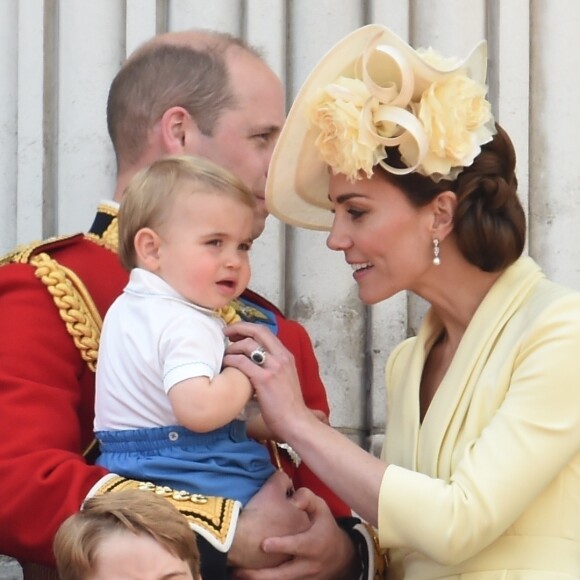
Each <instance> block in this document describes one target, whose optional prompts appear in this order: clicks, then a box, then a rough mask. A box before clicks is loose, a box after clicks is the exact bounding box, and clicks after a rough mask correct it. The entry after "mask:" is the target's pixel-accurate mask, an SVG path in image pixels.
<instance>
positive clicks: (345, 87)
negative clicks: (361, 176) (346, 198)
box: [310, 77, 385, 180]
mask: <svg viewBox="0 0 580 580" xmlns="http://www.w3.org/2000/svg"><path fill="white" fill-rule="evenodd" d="M365 106H368V107H370V109H371V110H373V109H376V108H377V106H378V99H377V98H376V97H373V96H372V95H371V93H370V91H369V89H368V87H367V86H366V85H365V84H364V83H363V82H362V81H361V80H358V79H351V78H347V77H339V78H338V79H337V80H336V82H334V83H332V84H330V85H328V86H326V87H325V88H324V89H322V90H321V91H319V93H318V95H317V96H316V98H315V99H314V104H313V106H312V107H311V119H310V120H311V122H312V123H313V124H314V125H316V126H317V127H319V128H320V133H319V135H318V137H317V139H316V143H315V145H316V148H317V149H318V151H319V153H320V155H321V156H322V159H323V160H324V161H325V163H327V164H328V165H330V167H332V168H333V169H338V168H340V172H341V173H344V174H345V175H347V176H348V178H349V179H351V180H354V179H356V178H357V176H358V173H359V171H364V172H365V173H366V175H367V177H370V176H371V175H372V174H373V167H374V166H375V165H376V164H377V163H378V162H379V160H380V159H382V158H383V157H384V156H385V148H384V147H383V146H382V145H380V144H377V143H373V142H372V141H371V140H369V139H366V138H364V135H365V133H364V131H362V130H361V123H362V120H363V110H364V109H365Z"/></svg>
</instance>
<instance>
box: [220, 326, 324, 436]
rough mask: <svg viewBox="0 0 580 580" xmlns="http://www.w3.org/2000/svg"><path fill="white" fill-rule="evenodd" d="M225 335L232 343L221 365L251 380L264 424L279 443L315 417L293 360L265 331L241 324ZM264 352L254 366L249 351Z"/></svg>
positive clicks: (281, 345)
mask: <svg viewBox="0 0 580 580" xmlns="http://www.w3.org/2000/svg"><path fill="white" fill-rule="evenodd" d="M224 332H225V333H226V335H227V336H228V337H229V338H230V340H231V341H232V342H231V344H230V345H229V346H228V348H227V350H226V355H225V357H224V365H225V366H229V367H235V368H237V369H239V370H240V371H242V372H243V373H244V374H245V375H247V376H248V378H249V379H250V380H251V381H252V385H253V386H254V389H255V390H256V395H257V398H258V402H259V403H260V409H261V412H262V415H263V417H264V420H265V422H266V423H267V425H268V426H269V427H270V429H272V431H273V432H274V433H275V434H276V435H277V436H278V437H280V438H281V439H282V440H287V439H290V438H291V433H292V431H293V430H294V429H296V428H299V427H298V426H299V425H300V424H301V423H302V422H303V421H312V420H314V416H313V415H312V412H311V411H310V410H309V409H308V408H307V407H306V405H305V404H304V399H303V398H302V391H301V389H300V383H299V380H298V374H297V372H296V367H295V365H294V357H293V356H292V354H291V353H290V352H289V351H288V350H287V349H286V348H285V347H284V345H283V344H282V343H281V342H280V341H279V340H278V338H277V337H276V336H274V335H273V334H272V333H271V332H270V331H269V330H268V329H267V328H265V327H264V326H262V325H259V324H251V323H249V322H240V323H237V324H232V325H230V326H228V327H227V328H226V329H225V330H224ZM260 348H262V349H264V351H265V355H264V362H263V363H262V364H257V363H256V362H253V361H252V359H251V358H250V355H251V354H252V352H254V351H256V350H258V349H260Z"/></svg>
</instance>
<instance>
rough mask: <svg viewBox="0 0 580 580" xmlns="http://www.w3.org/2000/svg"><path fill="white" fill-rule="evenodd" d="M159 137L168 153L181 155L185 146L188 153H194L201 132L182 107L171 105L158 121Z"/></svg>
mask: <svg viewBox="0 0 580 580" xmlns="http://www.w3.org/2000/svg"><path fill="white" fill-rule="evenodd" d="M159 128H160V133H161V139H162V141H163V146H164V149H165V151H167V153H168V154H169V155H183V154H184V152H185V148H186V146H187V151H188V152H189V153H195V152H196V151H197V150H198V148H199V146H198V145H197V143H199V141H200V139H201V137H202V133H201V131H200V130H199V127H198V126H197V123H196V122H195V121H194V120H193V118H192V117H191V115H190V114H189V113H188V112H187V111H186V110H185V109H184V108H183V107H171V108H169V109H167V111H165V113H163V115H162V117H161V120H160V121H159Z"/></svg>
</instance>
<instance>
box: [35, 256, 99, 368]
mask: <svg viewBox="0 0 580 580" xmlns="http://www.w3.org/2000/svg"><path fill="white" fill-rule="evenodd" d="M30 264H31V265H32V266H34V267H35V268H36V272H35V275H36V277H37V278H39V279H40V280H41V281H42V283H43V284H44V285H45V286H46V287H47V289H48V291H49V292H50V294H51V296H52V298H53V300H54V303H55V304H56V307H57V308H58V311H59V314H60V317H61V318H62V319H63V320H64V322H65V324H66V329H67V331H68V333H69V334H70V335H71V336H72V338H73V341H74V343H75V346H76V347H77V349H78V350H79V352H80V354H81V356H82V358H83V360H84V361H85V362H86V363H87V365H88V367H89V368H90V369H91V370H92V371H94V370H95V368H96V364H97V356H98V350H99V339H100V336H101V327H102V325H103V321H102V319H101V315H100V314H99V311H98V310H97V307H96V306H95V303H94V302H93V300H92V298H91V296H90V295H89V293H88V291H87V289H86V288H85V286H84V284H83V283H82V282H81V280H80V279H79V277H78V276H77V275H76V274H75V273H74V272H72V270H69V269H68V268H65V267H64V266H62V265H61V264H59V263H58V262H57V261H56V260H54V259H52V258H51V257H50V256H49V255H48V254H46V253H44V252H43V253H41V254H38V255H37V256H34V257H33V258H32V259H31V260H30Z"/></svg>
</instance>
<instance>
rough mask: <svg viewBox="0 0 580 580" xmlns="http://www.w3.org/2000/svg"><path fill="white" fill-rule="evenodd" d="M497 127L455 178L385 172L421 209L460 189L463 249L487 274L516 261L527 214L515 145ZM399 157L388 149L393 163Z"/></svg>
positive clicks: (457, 223)
mask: <svg viewBox="0 0 580 580" xmlns="http://www.w3.org/2000/svg"><path fill="white" fill-rule="evenodd" d="M496 128H497V133H496V135H494V137H493V139H492V141H490V142H489V143H486V144H485V145H483V146H482V148H481V152H480V153H479V155H478V156H477V157H476V158H475V160H474V162H473V163H472V164H471V165H470V166H469V167H466V168H465V169H464V170H463V171H462V172H461V173H460V174H459V176H458V177H457V179H456V180H455V181H450V180H441V181H439V182H438V183H435V182H434V181H433V180H432V179H430V178H428V177H425V176H423V175H420V174H419V173H410V174H408V175H394V174H392V173H387V172H386V171H384V170H383V175H385V176H386V178H387V179H388V180H389V181H390V182H391V183H394V184H395V185H396V186H397V187H399V188H400V189H402V190H403V192H404V193H405V195H406V196H407V198H408V199H409V201H410V202H411V203H412V204H413V205H415V206H417V207H421V206H424V205H426V204H428V203H429V202H430V201H431V200H432V199H434V198H435V197H436V196H437V195H438V194H439V193H441V192H443V191H453V192H454V193H455V195H456V196H457V202H458V203H457V209H456V212H455V216H454V218H453V232H454V234H455V237H456V239H457V244H458V247H459V249H460V251H461V253H462V254H463V256H464V257H465V259H466V260H468V261H469V262H470V263H471V264H473V265H474V266H477V267H478V268H480V269H481V270H483V271H484V272H498V271H500V270H503V269H505V268H507V267H508V266H509V265H510V264H512V263H513V262H515V261H516V260H517V259H518V258H519V257H520V255H521V253H522V251H523V249H524V244H525V240H526V217H525V214H524V210H523V208H522V205H521V203H520V200H519V198H518V196H517V186H518V182H517V178H516V175H515V165H516V155H515V151H514V147H513V144H512V142H511V140H510V138H509V137H508V135H507V133H506V132H505V131H504V130H503V129H502V128H501V127H500V126H499V125H498V124H497V123H496ZM393 153H394V155H393ZM396 155H397V153H396V152H395V151H393V152H391V151H389V163H393V161H394V158H395V159H396Z"/></svg>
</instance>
